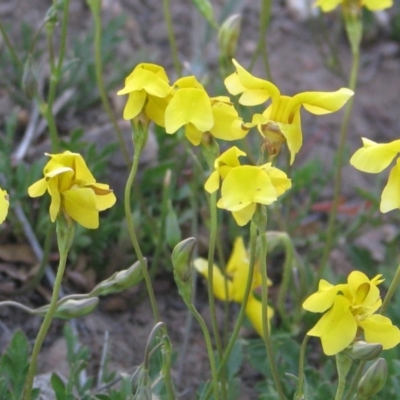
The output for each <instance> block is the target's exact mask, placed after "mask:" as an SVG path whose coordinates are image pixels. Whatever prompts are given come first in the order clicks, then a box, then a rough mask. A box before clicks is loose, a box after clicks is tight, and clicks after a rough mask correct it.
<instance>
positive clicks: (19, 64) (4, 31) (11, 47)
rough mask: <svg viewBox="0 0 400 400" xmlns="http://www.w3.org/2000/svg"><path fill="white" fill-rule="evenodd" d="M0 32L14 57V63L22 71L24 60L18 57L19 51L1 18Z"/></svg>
mask: <svg viewBox="0 0 400 400" xmlns="http://www.w3.org/2000/svg"><path fill="white" fill-rule="evenodd" d="M0 33H1V35H2V36H3V39H4V43H5V45H6V47H7V48H8V51H9V52H10V54H11V58H12V59H13V61H14V64H15V65H16V66H17V67H18V69H19V70H21V71H22V70H23V68H24V66H23V65H22V62H21V61H20V59H19V58H18V56H17V53H16V51H15V49H14V47H13V45H12V43H11V41H10V38H9V37H8V35H7V32H6V30H5V29H4V27H3V24H2V23H1V20H0Z"/></svg>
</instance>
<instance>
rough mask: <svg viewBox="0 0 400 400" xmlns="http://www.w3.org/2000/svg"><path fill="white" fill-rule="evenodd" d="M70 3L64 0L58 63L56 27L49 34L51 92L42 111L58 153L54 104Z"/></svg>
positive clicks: (41, 107)
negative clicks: (55, 55)
mask: <svg viewBox="0 0 400 400" xmlns="http://www.w3.org/2000/svg"><path fill="white" fill-rule="evenodd" d="M69 3H70V0H65V1H64V9H63V18H62V22H61V38H60V53H59V55H58V61H57V65H55V63H54V62H53V61H52V60H53V59H54V57H53V56H52V54H53V45H52V41H53V33H54V29H51V30H50V32H51V33H48V35H50V36H49V37H48V48H49V54H50V60H51V62H50V67H51V74H50V84H49V94H48V96H47V103H44V102H41V104H40V111H41V112H42V114H43V115H44V117H45V118H46V121H47V125H48V127H49V134H50V140H51V149H52V151H53V153H57V152H58V151H59V150H60V138H59V135H58V130H57V125H56V121H55V118H54V115H53V104H54V100H55V97H56V90H57V85H58V83H59V82H60V79H61V74H62V68H63V63H64V56H65V50H66V41H67V29H68V13H69Z"/></svg>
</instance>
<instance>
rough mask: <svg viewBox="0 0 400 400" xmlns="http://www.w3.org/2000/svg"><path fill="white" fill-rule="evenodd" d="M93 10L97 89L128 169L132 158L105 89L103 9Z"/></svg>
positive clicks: (96, 8) (94, 8) (93, 8)
mask: <svg viewBox="0 0 400 400" xmlns="http://www.w3.org/2000/svg"><path fill="white" fill-rule="evenodd" d="M90 9H91V10H92V15H93V20H94V53H95V68H96V81H97V88H98V89H99V94H100V98H101V102H102V104H103V108H104V110H105V111H106V113H107V115H108V118H109V119H110V121H111V123H112V126H113V128H114V131H115V134H116V135H117V139H118V142H119V146H120V149H121V153H122V157H123V158H124V161H125V164H126V166H127V167H129V166H130V164H131V162H130V157H129V153H128V149H127V147H126V143H125V141H124V138H123V136H122V131H121V128H120V127H119V125H118V122H117V120H116V118H115V115H114V113H113V111H112V109H111V106H110V102H109V101H108V97H107V93H106V89H105V87H104V80H103V61H102V57H101V39H102V21H101V7H90Z"/></svg>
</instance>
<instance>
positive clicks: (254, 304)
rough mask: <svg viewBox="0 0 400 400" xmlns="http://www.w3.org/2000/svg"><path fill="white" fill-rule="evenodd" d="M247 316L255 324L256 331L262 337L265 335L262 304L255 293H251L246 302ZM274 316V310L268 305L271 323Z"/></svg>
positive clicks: (269, 321)
mask: <svg viewBox="0 0 400 400" xmlns="http://www.w3.org/2000/svg"><path fill="white" fill-rule="evenodd" d="M246 316H247V318H248V319H249V321H250V322H251V324H252V325H253V327H254V329H255V330H256V332H257V333H258V334H259V335H260V336H261V337H262V336H263V324H262V304H261V301H260V300H258V299H257V298H256V297H254V296H253V295H250V297H249V300H248V302H247V304H246ZM273 316H274V310H273V309H272V308H271V307H269V306H267V318H268V324H269V325H271V319H272V317H273Z"/></svg>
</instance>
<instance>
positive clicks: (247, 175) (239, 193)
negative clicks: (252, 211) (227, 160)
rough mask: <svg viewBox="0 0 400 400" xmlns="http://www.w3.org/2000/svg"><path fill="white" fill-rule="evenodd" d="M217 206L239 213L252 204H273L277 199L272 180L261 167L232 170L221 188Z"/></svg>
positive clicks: (241, 167)
mask: <svg viewBox="0 0 400 400" xmlns="http://www.w3.org/2000/svg"><path fill="white" fill-rule="evenodd" d="M221 195H222V197H221V199H220V200H219V201H218V204H217V206H218V207H220V208H225V209H227V210H229V211H239V210H242V209H243V208H245V207H247V206H248V205H249V204H251V203H260V204H265V205H268V204H271V203H273V202H274V201H275V200H276V199H277V193H276V189H275V188H274V186H273V185H272V182H271V178H270V177H269V176H268V174H267V173H265V172H264V171H263V170H262V169H261V168H260V167H255V166H251V165H242V166H239V167H236V168H232V169H231V171H230V172H229V173H228V175H227V176H226V178H225V179H224V181H223V182H222V187H221Z"/></svg>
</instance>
